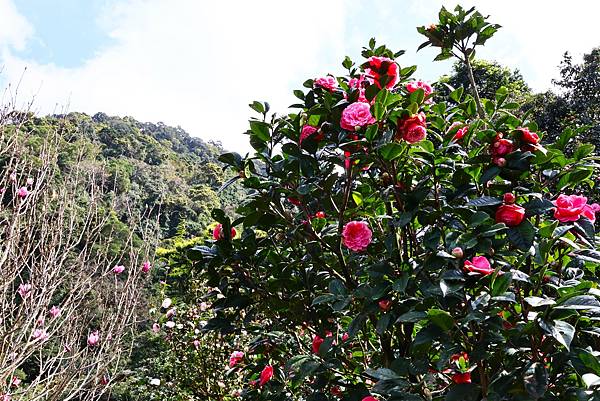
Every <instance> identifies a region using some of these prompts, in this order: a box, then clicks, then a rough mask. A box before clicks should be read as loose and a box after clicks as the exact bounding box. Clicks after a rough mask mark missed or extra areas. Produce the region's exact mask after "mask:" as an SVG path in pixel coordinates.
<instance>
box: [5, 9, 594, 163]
mask: <svg viewBox="0 0 600 401" xmlns="http://www.w3.org/2000/svg"><path fill="white" fill-rule="evenodd" d="M461 3H462V4H463V5H464V6H465V7H468V6H470V5H471V3H473V1H464V2H461ZM442 4H444V5H446V6H447V7H451V8H453V7H454V5H455V4H456V2H455V1H447V0H395V1H393V0H388V1H382V0H380V1H367V0H327V1H323V0H304V1H302V2H296V1H284V0H261V1H256V2H248V1H245V0H239V1H234V0H221V1H219V2H208V1H200V0H52V1H49V0H0V15H2V16H3V21H2V23H1V24H0V66H1V68H2V72H1V73H0V86H3V87H6V86H7V85H9V84H10V85H11V86H10V88H9V92H10V93H12V92H14V90H15V85H16V83H18V82H20V87H19V96H18V97H19V99H20V101H21V102H22V103H23V104H26V103H27V102H28V101H29V100H31V98H34V106H33V108H34V111H36V112H38V113H40V114H44V113H52V112H59V111H83V112H87V113H90V114H93V113H95V112H98V111H103V112H106V113H108V114H115V115H130V116H133V117H135V118H137V119H140V120H144V121H154V122H156V121H163V122H165V123H166V124H170V125H180V126H181V127H182V128H184V129H185V130H187V131H188V132H189V133H190V134H192V135H195V136H200V137H202V138H205V139H217V140H221V141H222V142H223V144H224V145H225V146H226V147H227V148H229V149H234V150H239V151H243V150H246V149H248V146H247V145H246V143H247V141H246V138H245V137H244V136H242V135H241V133H242V132H243V131H245V129H246V120H247V118H248V117H249V116H250V111H249V109H248V107H247V105H248V103H250V102H251V101H252V100H255V99H257V100H268V101H270V103H271V104H272V105H273V106H274V109H276V110H279V111H285V108H286V106H287V105H288V104H291V103H292V102H293V98H292V96H291V91H292V90H293V89H295V88H298V87H300V86H301V84H302V82H303V81H304V80H305V79H306V78H309V77H317V76H321V75H325V74H327V73H333V74H341V73H342V72H343V71H342V67H341V61H342V60H343V58H344V56H345V55H349V56H351V57H352V58H353V59H355V60H359V53H360V48H361V46H363V45H365V44H366V43H367V41H368V40H369V38H370V37H376V38H377V39H378V42H380V43H385V44H387V45H388V46H389V47H391V48H393V49H405V50H407V53H406V54H405V55H404V56H402V57H400V58H399V59H398V62H399V63H400V64H401V65H402V66H406V65H412V64H417V65H418V66H419V70H418V72H417V76H418V77H420V78H423V79H425V80H428V81H434V80H436V79H437V78H438V77H439V76H440V75H441V74H443V73H446V72H448V71H449V69H450V67H451V64H450V63H449V62H442V63H439V62H436V63H433V62H432V61H431V60H432V59H433V57H434V56H435V52H434V51H433V50H431V49H425V50H422V51H421V52H419V53H416V52H415V50H416V48H417V46H418V45H419V44H420V43H421V42H422V39H421V37H420V35H418V34H417V32H416V30H415V27H416V26H417V25H427V24H429V23H431V22H432V21H434V20H435V16H436V14H437V11H438V10H439V8H440V6H441V5H442ZM476 4H477V7H478V8H479V9H480V10H481V11H482V12H483V13H484V14H490V15H491V18H490V20H491V21H493V22H497V23H500V24H501V25H503V28H502V29H501V30H500V31H499V33H498V34H497V35H496V36H495V37H494V38H493V39H492V40H491V41H490V42H489V43H490V44H489V45H488V46H486V48H485V49H484V50H483V51H482V52H481V53H480V56H481V57H483V58H487V59H495V60H497V61H500V62H501V63H503V64H505V65H507V66H509V67H511V68H518V69H520V70H521V72H522V73H523V75H524V76H525V79H526V81H527V82H528V83H529V84H530V85H531V86H532V87H533V88H534V89H536V90H544V89H547V88H549V87H550V82H551V79H552V78H554V77H556V75H557V68H556V66H557V65H558V63H559V62H560V59H561V55H562V53H563V52H564V51H566V50H569V51H571V52H572V53H573V54H574V55H575V56H576V57H580V56H581V54H583V52H586V51H589V50H590V49H591V48H592V47H594V46H600V25H599V24H597V21H596V20H595V19H596V17H595V16H597V15H600V2H598V1H596V0H572V1H571V2H569V7H565V6H564V2H562V1H560V0H545V1H542V0H529V1H523V0H504V1H496V0H479V1H477V2H476ZM569 24H570V29H562V28H561V27H564V26H568V25H569Z"/></svg>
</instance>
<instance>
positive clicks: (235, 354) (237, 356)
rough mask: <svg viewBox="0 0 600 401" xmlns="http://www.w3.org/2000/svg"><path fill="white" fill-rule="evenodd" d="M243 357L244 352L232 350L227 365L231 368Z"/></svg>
mask: <svg viewBox="0 0 600 401" xmlns="http://www.w3.org/2000/svg"><path fill="white" fill-rule="evenodd" d="M243 359H244V353H243V352H242V351H233V352H232V353H231V356H230V357H229V367H230V368H233V367H234V366H235V365H237V364H238V363H239V362H241V361H242V360H243Z"/></svg>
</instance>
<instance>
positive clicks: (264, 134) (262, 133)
mask: <svg viewBox="0 0 600 401" xmlns="http://www.w3.org/2000/svg"><path fill="white" fill-rule="evenodd" d="M250 131H252V133H253V134H254V135H256V137H257V138H258V139H260V140H261V141H265V142H266V141H268V140H269V138H271V135H270V134H269V124H267V123H265V122H263V121H250Z"/></svg>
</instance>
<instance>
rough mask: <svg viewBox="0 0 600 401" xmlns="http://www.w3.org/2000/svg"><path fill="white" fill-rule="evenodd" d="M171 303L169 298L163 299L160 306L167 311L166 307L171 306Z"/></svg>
mask: <svg viewBox="0 0 600 401" xmlns="http://www.w3.org/2000/svg"><path fill="white" fill-rule="evenodd" d="M172 302H173V301H172V300H171V298H165V299H163V301H162V304H161V305H160V306H161V307H162V308H164V309H167V308H168V307H170V306H171V303H172Z"/></svg>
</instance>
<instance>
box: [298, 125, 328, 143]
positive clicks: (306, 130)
mask: <svg viewBox="0 0 600 401" xmlns="http://www.w3.org/2000/svg"><path fill="white" fill-rule="evenodd" d="M318 131H319V130H318V128H316V127H313V126H312V125H304V126H303V127H302V131H301V132H300V139H299V140H298V144H299V145H300V146H302V142H303V141H305V140H306V139H308V138H309V137H311V136H313V135H314V134H315V133H317V132H318ZM313 139H314V140H315V141H321V140H323V134H322V133H317V135H314V137H313Z"/></svg>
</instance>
